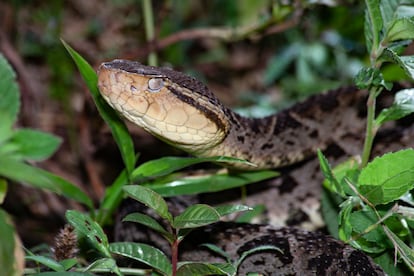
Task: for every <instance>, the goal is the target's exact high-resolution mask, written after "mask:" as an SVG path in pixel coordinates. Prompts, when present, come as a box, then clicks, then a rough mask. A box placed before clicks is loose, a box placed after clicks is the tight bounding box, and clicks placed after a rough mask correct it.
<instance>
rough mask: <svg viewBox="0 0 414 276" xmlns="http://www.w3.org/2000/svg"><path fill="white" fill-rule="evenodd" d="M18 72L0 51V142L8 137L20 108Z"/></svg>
mask: <svg viewBox="0 0 414 276" xmlns="http://www.w3.org/2000/svg"><path fill="white" fill-rule="evenodd" d="M19 97H20V93H19V88H18V85H17V82H16V74H15V73H14V71H13V69H12V68H11V66H10V64H9V63H8V62H7V60H6V59H5V58H4V56H3V55H2V54H1V53H0V99H1V101H0V144H1V142H2V141H4V140H6V139H7V138H8V135H9V134H10V130H11V128H12V126H13V124H14V122H15V121H16V120H17V115H18V113H19V110H20V99H19Z"/></svg>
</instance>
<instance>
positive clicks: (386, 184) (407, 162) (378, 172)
mask: <svg viewBox="0 0 414 276" xmlns="http://www.w3.org/2000/svg"><path fill="white" fill-rule="evenodd" d="M358 186H359V190H360V192H361V193H362V194H363V195H364V196H366V197H367V198H368V199H369V200H370V201H371V200H372V201H373V202H376V203H387V202H390V201H393V200H395V199H398V198H399V197H400V196H402V195H403V194H405V193H406V192H407V191H409V190H411V189H412V188H413V186H414V150H413V149H407V150H401V151H398V152H394V153H388V154H385V155H383V156H381V157H377V158H375V159H374V160H373V161H372V162H370V163H368V165H367V166H366V167H365V168H364V169H363V170H362V171H361V173H360V175H359V178H358ZM364 186H365V187H364ZM371 186H378V188H377V189H375V187H371ZM379 189H380V190H379ZM380 196H382V197H380ZM378 197H379V198H378Z"/></svg>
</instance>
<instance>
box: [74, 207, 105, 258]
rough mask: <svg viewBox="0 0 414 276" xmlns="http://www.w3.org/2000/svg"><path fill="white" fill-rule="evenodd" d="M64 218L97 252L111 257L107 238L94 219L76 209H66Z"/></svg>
mask: <svg viewBox="0 0 414 276" xmlns="http://www.w3.org/2000/svg"><path fill="white" fill-rule="evenodd" d="M66 219H67V220H68V222H69V223H70V224H71V225H72V226H73V227H74V228H75V230H76V232H77V233H78V235H79V234H82V235H84V236H85V237H87V238H88V240H89V241H90V242H91V244H93V245H94V247H95V248H96V249H98V250H99V252H101V253H102V254H103V255H104V256H106V257H111V254H110V253H109V249H108V246H109V243H108V238H107V236H106V235H105V233H104V231H103V230H102V228H101V226H99V224H98V223H97V222H96V221H94V220H92V219H91V218H90V216H88V215H86V214H83V213H81V212H79V211H76V210H68V211H67V212H66Z"/></svg>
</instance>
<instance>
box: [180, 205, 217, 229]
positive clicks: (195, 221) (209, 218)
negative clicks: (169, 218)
mask: <svg viewBox="0 0 414 276" xmlns="http://www.w3.org/2000/svg"><path fill="white" fill-rule="evenodd" d="M219 220H220V214H219V213H218V212H217V211H216V209H214V208H213V207H211V206H208V205H206V204H194V205H192V206H190V207H188V208H187V209H185V210H184V211H183V212H182V213H181V214H180V215H178V216H176V217H175V218H174V222H173V223H172V226H173V227H174V228H176V229H182V228H195V227H200V226H204V225H208V224H212V223H214V222H217V221H219Z"/></svg>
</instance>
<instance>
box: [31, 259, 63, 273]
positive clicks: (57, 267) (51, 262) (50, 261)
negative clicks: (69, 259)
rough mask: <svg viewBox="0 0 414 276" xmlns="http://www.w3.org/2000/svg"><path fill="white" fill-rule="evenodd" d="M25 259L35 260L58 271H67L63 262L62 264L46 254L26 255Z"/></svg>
mask: <svg viewBox="0 0 414 276" xmlns="http://www.w3.org/2000/svg"><path fill="white" fill-rule="evenodd" d="M25 259H26V260H27V261H34V262H37V263H39V264H42V265H44V266H46V267H48V268H50V269H52V270H54V271H58V272H62V271H66V270H65V268H64V267H63V265H62V264H60V263H59V262H57V261H55V260H54V259H52V258H48V257H45V256H26V257H25Z"/></svg>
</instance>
